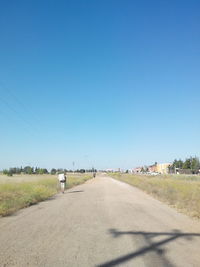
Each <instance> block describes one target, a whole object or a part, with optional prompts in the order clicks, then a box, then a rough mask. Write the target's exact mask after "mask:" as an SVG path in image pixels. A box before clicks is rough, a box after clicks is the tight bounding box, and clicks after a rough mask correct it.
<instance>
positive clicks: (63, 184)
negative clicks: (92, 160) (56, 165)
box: [58, 172, 67, 194]
mask: <svg viewBox="0 0 200 267" xmlns="http://www.w3.org/2000/svg"><path fill="white" fill-rule="evenodd" d="M66 180H67V177H66V172H63V173H59V174H58V181H59V182H60V190H61V192H62V193H63V194H64V192H65V188H66Z"/></svg>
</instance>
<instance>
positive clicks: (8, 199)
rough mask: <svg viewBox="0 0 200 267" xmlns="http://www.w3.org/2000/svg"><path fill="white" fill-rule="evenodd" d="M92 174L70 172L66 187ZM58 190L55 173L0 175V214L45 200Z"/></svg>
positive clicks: (79, 182)
mask: <svg viewBox="0 0 200 267" xmlns="http://www.w3.org/2000/svg"><path fill="white" fill-rule="evenodd" d="M90 178H92V175H88V174H81V175H80V174H77V175H76V174H70V175H69V176H68V179H67V189H68V188H71V187H73V186H75V185H78V184H81V183H84V182H85V181H87V180H88V179H90ZM58 191H59V183H58V180H57V176H56V175H14V176H12V177H8V176H5V175H0V216H6V215H10V214H12V213H13V212H15V211H17V210H19V209H21V208H24V207H28V206H30V205H33V204H36V203H37V202H40V201H43V200H46V199H48V198H50V197H51V196H53V195H55V194H56V193H57V192H58Z"/></svg>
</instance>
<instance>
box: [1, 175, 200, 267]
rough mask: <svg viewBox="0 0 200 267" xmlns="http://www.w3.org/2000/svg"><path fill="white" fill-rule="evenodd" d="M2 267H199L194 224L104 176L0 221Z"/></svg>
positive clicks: (199, 241) (199, 226)
mask: <svg viewBox="0 0 200 267" xmlns="http://www.w3.org/2000/svg"><path fill="white" fill-rule="evenodd" d="M0 266H20V267H23V266H26V267H27V266H48V267H49V266H51V267H52V266H67V267H68V266H69V267H73V266H75V267H77V266H80V267H85V266H87V267H90V266H91V267H95V266H102V267H104V266H126V267H129V266H130V267H133V266H137V267H138V266H150V267H157V266H158V267H160V266H170V267H172V266H180V267H185V266H187V267H197V266H198V267H199V266H200V222H198V221H195V220H192V219H190V218H188V217H187V216H185V215H183V214H179V213H177V211H175V210H174V209H172V208H170V207H168V206H167V205H165V204H163V203H161V202H159V201H158V200H155V199H153V198H152V197H151V196H149V195H147V194H145V193H143V192H142V191H140V190H138V189H137V188H134V187H131V186H129V185H127V184H124V183H121V182H118V181H116V180H113V179H111V178H108V177H105V176H101V177H100V176H98V177H97V178H95V179H93V180H90V181H88V182H87V183H86V184H83V185H80V186H77V187H74V188H72V189H70V190H69V191H67V192H66V193H65V194H64V195H62V194H58V195H57V196H55V197H54V198H52V199H51V200H48V201H45V202H42V203H40V204H38V205H35V206H32V207H29V208H27V209H24V210H21V211H20V212H18V213H16V214H14V215H12V216H10V217H5V218H0Z"/></svg>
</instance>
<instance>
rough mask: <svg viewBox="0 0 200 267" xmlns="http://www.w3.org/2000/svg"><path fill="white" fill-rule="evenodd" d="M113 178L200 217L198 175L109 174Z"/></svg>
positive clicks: (199, 184) (199, 181)
mask: <svg viewBox="0 0 200 267" xmlns="http://www.w3.org/2000/svg"><path fill="white" fill-rule="evenodd" d="M110 176H112V177H113V178H115V179H117V180H120V181H123V182H126V183H128V184H130V185H133V186H136V187H138V188H140V189H142V190H144V191H145V192H147V193H149V194H151V195H152V196H154V197H156V198H158V199H159V200H161V201H164V202H166V203H168V204H170V205H172V206H174V207H176V208H177V209H178V210H180V211H182V212H184V213H187V214H189V215H190V216H193V217H198V218H200V177H199V176H194V175H193V176H192V175H191V176H186V175H159V176H147V175H130V174H119V173H114V174H110Z"/></svg>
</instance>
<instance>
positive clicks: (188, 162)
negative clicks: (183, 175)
mask: <svg viewBox="0 0 200 267" xmlns="http://www.w3.org/2000/svg"><path fill="white" fill-rule="evenodd" d="M183 169H191V158H189V159H186V160H185V162H184V163H183Z"/></svg>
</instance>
